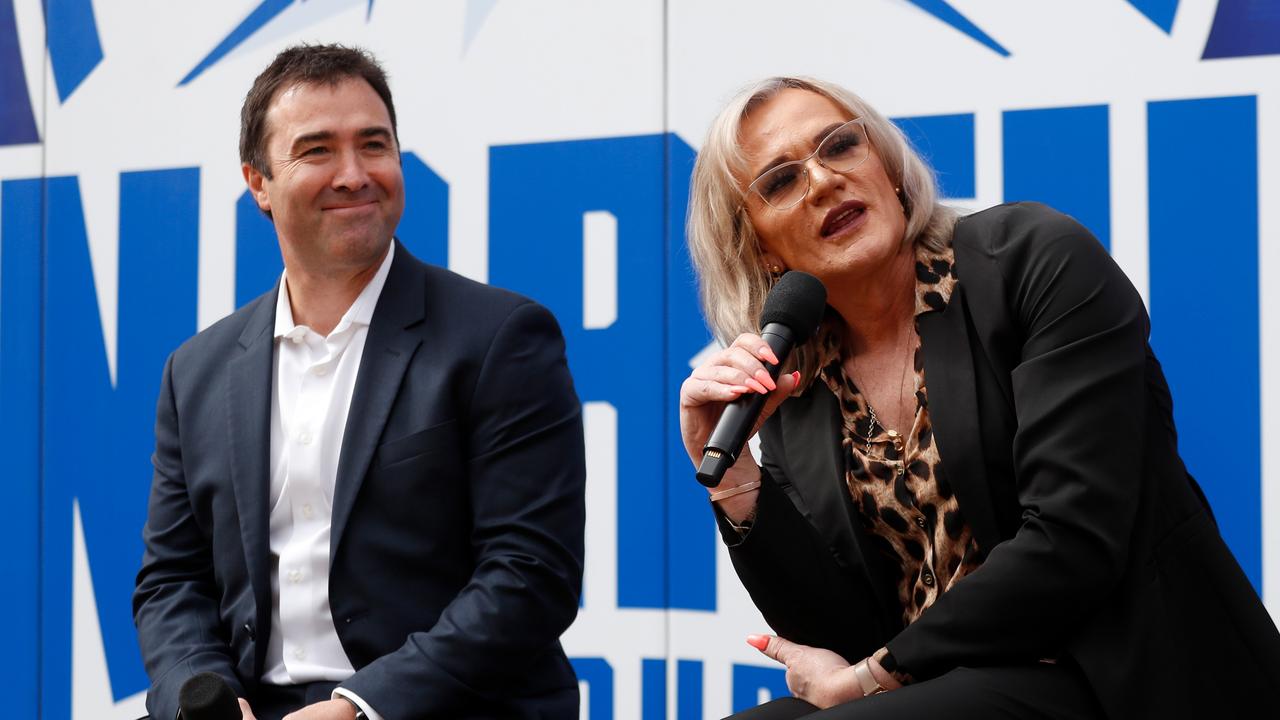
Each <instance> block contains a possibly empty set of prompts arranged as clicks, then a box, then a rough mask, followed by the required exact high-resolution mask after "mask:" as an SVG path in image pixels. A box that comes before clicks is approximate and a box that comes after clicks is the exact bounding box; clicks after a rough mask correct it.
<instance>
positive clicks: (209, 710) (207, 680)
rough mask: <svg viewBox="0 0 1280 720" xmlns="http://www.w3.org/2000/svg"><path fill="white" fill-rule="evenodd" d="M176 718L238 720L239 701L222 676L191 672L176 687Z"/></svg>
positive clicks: (187, 719) (182, 719)
mask: <svg viewBox="0 0 1280 720" xmlns="http://www.w3.org/2000/svg"><path fill="white" fill-rule="evenodd" d="M178 717H179V718H181V720H241V718H242V717H244V715H243V713H241V712H240V701H239V700H238V699H236V692H235V691H234V690H232V689H231V686H230V685H228V684H227V681H226V680H223V679H222V676H221V675H218V674H217V673H211V672H202V673H197V674H195V675H192V676H191V677H190V678H189V679H188V680H187V681H186V682H184V683H182V688H181V689H180V690H178Z"/></svg>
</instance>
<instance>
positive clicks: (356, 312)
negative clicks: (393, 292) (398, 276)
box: [275, 242, 396, 340]
mask: <svg viewBox="0 0 1280 720" xmlns="http://www.w3.org/2000/svg"><path fill="white" fill-rule="evenodd" d="M395 254H396V244H395V243H394V242H392V243H391V246H390V247H388V248H387V256H386V257H385V258H383V259H382V264H381V265H379V266H378V272H376V273H374V275H373V278H372V279H370V280H369V282H368V284H366V285H365V286H364V289H363V290H361V291H360V294H359V295H357V296H356V299H355V302H353V303H351V307H349V308H347V311H346V312H345V313H343V315H342V319H341V320H339V321H338V324H337V325H336V326H334V328H333V331H332V332H331V333H329V334H330V335H334V334H337V333H340V332H343V331H345V330H347V329H348V328H350V327H352V326H353V325H365V326H367V325H368V324H369V323H370V322H371V321H372V320H373V310H374V308H375V307H376V306H377V305H378V297H379V296H381V295H382V286H384V285H386V284H387V274H388V273H390V272H391V259H392V258H393V257H394V256H395ZM288 279H289V271H288V269H285V271H284V272H283V273H281V275H280V289H279V291H277V292H276V330H275V337H276V339H279V338H282V337H287V338H289V339H290V340H301V338H302V336H303V335H305V334H306V333H307V330H309V329H310V328H308V327H307V326H305V325H295V324H294V322H293V308H292V306H290V305H289V286H288Z"/></svg>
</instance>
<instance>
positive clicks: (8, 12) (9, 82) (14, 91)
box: [0, 0, 40, 146]
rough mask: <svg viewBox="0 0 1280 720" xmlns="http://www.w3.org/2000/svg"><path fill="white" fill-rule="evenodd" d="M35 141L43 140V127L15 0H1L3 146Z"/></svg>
mask: <svg viewBox="0 0 1280 720" xmlns="http://www.w3.org/2000/svg"><path fill="white" fill-rule="evenodd" d="M35 142H40V131H39V130H38V129H37V128H36V117H35V113H34V112H32V109H31V94H30V93H28V92H27V78H26V77H25V76H24V75H23V72H22V49H21V48H20V47H19V46H18V24H17V21H16V19H15V18H14V15H13V0H0V146H4V145H23V144H26V143H35Z"/></svg>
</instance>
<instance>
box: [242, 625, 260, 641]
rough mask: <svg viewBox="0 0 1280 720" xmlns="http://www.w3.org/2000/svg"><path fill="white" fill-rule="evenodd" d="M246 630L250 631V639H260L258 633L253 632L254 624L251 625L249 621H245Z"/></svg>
mask: <svg viewBox="0 0 1280 720" xmlns="http://www.w3.org/2000/svg"><path fill="white" fill-rule="evenodd" d="M244 631H245V632H247V633H249V639H250V640H257V639H258V636H257V635H256V634H254V632H253V626H252V625H250V624H249V623H245V624H244Z"/></svg>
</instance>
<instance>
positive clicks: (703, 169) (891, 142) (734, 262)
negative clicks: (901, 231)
mask: <svg viewBox="0 0 1280 720" xmlns="http://www.w3.org/2000/svg"><path fill="white" fill-rule="evenodd" d="M792 88H794V89H799V90H808V91H810V92H814V93H817V94H819V95H822V96H824V97H826V98H827V99H829V100H831V101H832V102H834V103H835V104H836V105H838V106H840V107H841V108H844V110H845V111H847V112H848V113H849V114H850V115H851V116H852V117H854V118H861V119H862V121H863V125H864V126H865V127H866V129H867V135H868V137H869V138H870V140H871V145H872V147H874V148H875V150H876V152H877V153H878V154H879V157H880V162H881V164H882V165H883V166H884V169H885V172H886V173H888V175H889V180H890V181H891V182H892V183H893V184H894V185H895V186H898V187H901V188H902V195H901V197H902V199H903V207H904V208H905V210H906V214H907V228H906V239H907V240H909V241H910V242H913V243H922V244H923V245H925V246H926V247H927V248H929V249H930V250H932V251H935V252H941V251H942V250H944V249H945V248H946V247H947V246H948V245H949V244H950V242H951V232H952V229H953V228H954V226H955V220H956V213H955V211H954V210H952V209H950V208H948V207H946V206H944V205H942V204H940V203H939V202H938V188H937V182H936V181H935V179H934V174H933V170H932V169H931V168H930V167H929V166H928V165H926V164H925V162H924V160H922V159H921V158H920V156H919V155H918V154H917V153H916V152H915V150H914V149H913V148H912V147H911V145H910V143H908V142H907V139H906V137H905V136H904V135H903V134H902V131H901V130H899V129H898V127H897V126H896V125H894V124H893V123H892V122H890V121H889V120H888V119H887V118H885V117H884V116H883V115H881V114H880V113H879V112H877V111H876V110H875V108H872V107H871V106H870V105H868V104H867V103H866V101H864V100H863V99H862V98H860V97H858V96H857V95H855V94H853V93H852V92H849V91H848V90H846V89H844V88H842V87H840V86H838V85H835V84H832V83H829V82H824V81H822V80H815V79H813V78H802V77H774V78H769V79H767V80H761V81H759V82H757V83H754V84H752V85H750V86H748V87H746V88H745V89H743V90H742V91H741V92H739V93H738V94H737V95H735V96H734V98H733V99H732V100H730V101H729V104H728V105H727V106H725V108H724V109H723V110H721V111H720V114H719V115H718V116H717V117H716V119H715V121H713V122H712V123H711V129H710V130H709V131H708V132H707V139H706V142H704V143H703V145H702V150H701V151H700V152H699V153H698V158H697V161H696V162H695V163H694V167H693V181H692V184H691V188H690V197H689V218H688V230H687V235H688V239H689V253H690V255H691V257H692V259H693V265H694V268H695V269H696V270H697V273H698V283H699V289H700V294H701V297H702V309H703V313H704V315H705V317H706V319H707V321H708V322H709V323H710V325H711V329H712V331H713V332H714V333H715V335H716V337H717V339H719V340H720V342H722V343H725V344H726V345H727V344H729V343H731V342H733V339H734V338H736V337H737V336H738V335H741V334H742V333H745V332H758V331H759V327H758V323H759V318H760V312H761V310H762V309H763V308H764V299H765V296H766V295H768V293H769V289H770V288H771V287H773V283H774V282H775V280H776V278H775V277H774V276H772V275H770V274H769V273H768V272H767V271H766V270H765V268H764V264H763V262H762V259H761V254H762V253H761V250H760V244H759V239H758V238H757V236H756V232H755V228H754V227H752V225H751V220H750V219H749V218H748V217H747V211H746V208H745V202H746V196H745V195H744V193H743V190H742V188H741V187H739V185H738V180H737V178H738V177H739V176H741V175H744V174H745V173H746V172H747V171H748V168H747V166H746V158H745V157H744V155H743V153H742V148H741V146H740V140H741V139H740V138H739V134H740V131H741V126H742V121H743V120H744V119H746V117H747V116H748V115H750V114H751V113H752V112H753V111H754V110H756V109H757V108H758V107H760V106H761V105H763V104H764V103H765V102H767V101H768V100H770V99H771V98H773V97H774V96H775V95H777V94H778V93H780V92H782V91H783V90H787V89H792ZM827 315H828V317H827V319H826V320H824V321H823V323H822V327H821V328H820V329H819V331H818V333H817V334H816V335H815V337H814V338H812V339H811V340H810V341H809V342H808V343H806V344H805V345H804V346H803V347H800V348H797V349H796V352H794V353H793V354H792V361H791V362H789V363H788V365H789V366H791V367H794V368H796V369H799V370H800V374H801V378H800V383H801V385H800V387H802V388H803V387H807V386H808V384H809V382H810V381H812V380H813V378H814V377H815V376H816V375H817V373H818V370H819V369H820V368H819V367H818V363H819V362H820V361H821V356H820V353H819V348H822V347H831V346H832V343H833V341H834V342H836V343H839V342H840V338H839V335H840V334H841V332H842V326H843V323H842V322H841V321H840V319H839V318H838V317H836V316H835V314H834V313H833V312H831V311H830V309H828V313H827Z"/></svg>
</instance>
